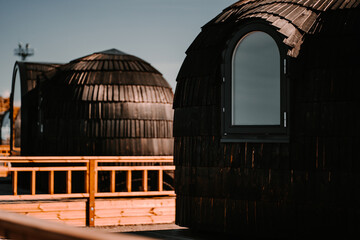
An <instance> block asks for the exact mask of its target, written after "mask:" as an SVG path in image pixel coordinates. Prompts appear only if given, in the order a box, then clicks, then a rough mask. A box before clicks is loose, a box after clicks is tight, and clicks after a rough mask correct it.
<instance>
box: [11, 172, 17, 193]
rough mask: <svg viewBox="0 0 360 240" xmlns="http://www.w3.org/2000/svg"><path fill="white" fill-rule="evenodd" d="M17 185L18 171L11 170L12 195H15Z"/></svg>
mask: <svg viewBox="0 0 360 240" xmlns="http://www.w3.org/2000/svg"><path fill="white" fill-rule="evenodd" d="M17 186H18V172H17V171H13V172H12V187H13V194H14V196H16V195H17V192H18V191H17Z"/></svg>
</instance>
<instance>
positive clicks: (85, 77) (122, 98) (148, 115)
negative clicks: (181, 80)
mask: <svg viewBox="0 0 360 240" xmlns="http://www.w3.org/2000/svg"><path fill="white" fill-rule="evenodd" d="M39 79H40V80H39V84H38V85H36V88H34V89H33V90H32V91H29V92H28V93H27V94H26V97H28V98H29V99H30V101H29V102H31V103H33V105H31V106H30V105H29V106H26V107H28V108H27V110H28V111H29V112H32V113H34V114H33V115H32V116H28V115H27V116H28V117H27V119H26V121H25V122H26V123H27V124H28V125H31V127H30V128H28V130H29V131H27V132H24V134H23V135H22V137H24V139H27V140H28V141H23V142H22V144H21V154H22V155H54V156H79V155H88V156H89V155H93V156H106V155H107V156H116V155H122V156H171V155H172V154H173V138H172V124H173V110H172V102H173V92H172V89H171V87H170V85H169V84H168V82H167V81H166V80H165V79H164V78H163V77H162V74H161V73H160V72H159V71H157V70H156V69H155V68H154V67H152V66H151V65H150V64H149V63H147V62H145V61H144V60H142V59H140V58H138V57H135V56H132V55H129V54H125V53H123V52H121V51H118V50H116V49H110V50H107V51H103V52H97V53H94V54H91V55H88V56H85V57H82V58H79V59H75V60H73V61H71V62H70V63H68V64H64V65H61V66H59V67H57V68H55V69H53V70H52V71H49V72H47V73H46V74H45V73H44V74H41V76H40V77H39Z"/></svg>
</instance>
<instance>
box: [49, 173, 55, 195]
mask: <svg viewBox="0 0 360 240" xmlns="http://www.w3.org/2000/svg"><path fill="white" fill-rule="evenodd" d="M49 194H54V171H50V172H49Z"/></svg>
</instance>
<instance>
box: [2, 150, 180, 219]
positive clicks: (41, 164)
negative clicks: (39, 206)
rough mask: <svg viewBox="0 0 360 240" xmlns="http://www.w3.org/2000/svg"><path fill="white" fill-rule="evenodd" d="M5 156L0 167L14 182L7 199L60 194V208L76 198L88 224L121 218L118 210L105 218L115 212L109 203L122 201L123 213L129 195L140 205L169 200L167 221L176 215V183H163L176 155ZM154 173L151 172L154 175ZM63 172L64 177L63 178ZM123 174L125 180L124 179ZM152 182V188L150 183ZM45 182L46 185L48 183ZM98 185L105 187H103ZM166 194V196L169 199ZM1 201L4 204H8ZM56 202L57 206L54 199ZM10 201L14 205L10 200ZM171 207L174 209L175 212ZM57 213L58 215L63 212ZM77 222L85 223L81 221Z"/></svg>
mask: <svg viewBox="0 0 360 240" xmlns="http://www.w3.org/2000/svg"><path fill="white" fill-rule="evenodd" d="M0 162H2V163H3V164H2V165H3V166H2V168H1V169H2V172H3V175H4V174H5V173H7V174H8V175H9V176H11V183H12V191H11V194H7V195H0V201H2V202H4V201H14V200H41V199H47V200H55V199H59V200H61V202H60V203H59V202H57V204H60V205H59V206H58V207H57V208H61V206H66V204H68V205H69V206H70V205H71V204H74V203H73V202H74V201H69V200H74V199H77V200H78V201H77V203H76V204H77V207H76V208H79V209H83V210H84V211H85V212H86V225H88V226H95V220H96V219H98V220H99V221H100V223H101V221H103V223H104V224H105V223H106V224H105V225H117V224H119V223H121V220H118V218H117V217H116V216H113V218H110V219H107V220H106V219H105V218H106V217H107V213H108V214H111V213H112V211H111V209H107V210H106V206H107V205H109V204H110V205H111V204H113V205H118V208H119V209H118V210H119V213H121V214H123V213H124V211H126V209H122V210H120V208H121V206H123V205H126V204H129V201H132V202H134V199H135V198H136V199H138V200H139V201H137V202H136V204H140V205H141V206H143V205H144V204H145V205H146V203H147V202H151V203H150V205H151V204H155V205H163V203H164V201H165V205H166V204H167V205H168V208H167V209H166V210H165V211H167V212H168V215H166V216H167V217H166V219H168V220H167V221H169V219H172V218H174V214H175V203H174V201H175V200H174V196H175V192H174V190H173V189H171V188H170V189H169V187H168V186H167V185H164V174H167V175H168V173H170V174H171V172H173V171H174V170H175V166H174V165H173V158H172V157H171V156H157V157H154V156H136V157H48V156H47V157H0ZM76 173H81V174H76ZM149 174H150V175H151V177H149ZM59 175H61V176H63V177H62V178H61V177H60V178H59ZM74 177H75V178H74ZM120 177H121V178H122V180H123V181H121V180H120V179H119V178H120ZM99 178H102V180H101V179H100V180H99ZM59 179H60V180H61V181H60V180H59ZM139 181H140V183H139ZM55 182H56V183H55ZM135 182H138V184H137V185H136V187H137V188H136V189H134V186H135V185H134V184H135ZM26 183H27V185H28V187H27V188H26V187H25V190H24V186H23V185H24V184H25V185H26ZM120 183H121V184H122V186H123V187H122V188H119V184H120ZM150 183H151V188H149V184H150ZM121 184H120V185H121ZM44 186H46V188H47V189H44ZM59 186H62V191H58V189H57V188H58V187H59ZM78 186H82V187H81V188H82V191H81V190H80V191H79V187H78ZM99 186H100V187H101V188H103V189H98V188H99ZM73 187H76V188H77V189H76V191H73ZM129 197H131V199H129ZM151 197H152V198H151ZM163 197H167V198H165V199H164V198H163ZM169 197H170V200H169ZM139 198H142V199H139ZM144 198H146V199H144ZM84 199H85V200H84ZM95 199H98V201H97V206H101V205H103V206H104V208H103V209H102V210H101V211H100V212H99V214H98V215H95V212H96V206H95ZM109 199H110V200H109ZM111 199H116V201H111ZM120 200H123V201H125V200H126V201H127V202H121V203H119V202H118V201H120ZM104 201H105V202H104ZM106 201H107V202H106ZM159 201H160V203H159ZM116 202H117V203H116ZM44 204H45V203H43V205H44ZM2 205H3V206H4V204H2ZM45 205H46V204H45ZM51 205H52V206H54V204H51ZM148 205H149V204H148ZM7 206H8V207H9V208H14V207H12V205H11V204H10V203H8V205H7ZM0 208H1V206H0ZM74 208H75V206H74ZM3 209H4V208H3ZM5 209H6V208H5ZM150 209H155V208H150ZM10 210H11V209H10ZM162 210H164V209H162ZM78 211H79V210H78ZM134 211H135V210H134ZM151 211H152V215H153V216H152V222H153V223H156V220H154V221H153V219H154V218H155V217H156V216H158V215H159V214H156V213H154V210H151ZM106 212H107V213H106ZM172 212H174V213H173V214H172ZM54 214H55V213H54ZM56 214H57V215H59V214H60V213H59V212H58V213H56ZM69 214H71V213H69ZM79 214H81V213H79ZM101 214H103V216H102V217H103V219H102V217H101V216H100V215H101ZM137 214H139V213H137ZM105 215H106V216H105ZM111 219H113V220H111ZM114 219H117V220H114ZM129 221H130V220H129ZM131 222H133V223H136V222H137V221H136V219H135V220H131V221H130V223H131ZM130 223H129V224H130ZM77 225H82V224H79V223H78V224H77ZM97 225H99V224H97Z"/></svg>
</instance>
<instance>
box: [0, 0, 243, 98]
mask: <svg viewBox="0 0 360 240" xmlns="http://www.w3.org/2000/svg"><path fill="white" fill-rule="evenodd" d="M234 2H236V0H101V1H100V0H56V1H55V0H0V96H3V97H5V96H6V95H8V94H9V92H10V86H11V77H12V71H13V66H14V63H15V61H18V60H20V57H17V56H14V49H15V48H17V46H18V42H22V43H23V44H24V45H25V43H30V47H32V48H34V49H35V55H34V56H32V57H28V58H27V61H34V62H56V63H57V62H59V63H67V62H69V61H71V60H73V59H75V58H79V57H82V56H85V55H88V54H91V53H94V52H98V51H103V50H107V49H110V48H116V49H118V50H120V51H123V52H126V53H128V54H132V55H135V56H137V57H140V58H142V59H144V60H145V61H147V62H149V63H150V64H151V65H153V66H154V67H155V68H156V69H158V70H159V71H160V72H161V73H162V74H163V76H164V77H165V79H166V80H167V81H168V82H169V83H170V85H171V86H172V87H173V90H175V85H176V82H175V79H176V76H177V73H178V71H179V69H180V66H181V64H182V62H183V60H184V58H185V51H186V49H187V48H188V47H189V46H190V44H191V43H192V41H193V40H194V39H195V37H196V36H197V35H198V34H199V32H200V30H201V27H202V26H203V25H205V24H206V23H207V22H208V21H210V20H211V19H212V18H214V17H215V16H216V15H217V14H219V13H220V12H221V11H222V10H223V9H224V8H226V7H227V6H229V5H231V4H232V3H234Z"/></svg>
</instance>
